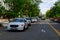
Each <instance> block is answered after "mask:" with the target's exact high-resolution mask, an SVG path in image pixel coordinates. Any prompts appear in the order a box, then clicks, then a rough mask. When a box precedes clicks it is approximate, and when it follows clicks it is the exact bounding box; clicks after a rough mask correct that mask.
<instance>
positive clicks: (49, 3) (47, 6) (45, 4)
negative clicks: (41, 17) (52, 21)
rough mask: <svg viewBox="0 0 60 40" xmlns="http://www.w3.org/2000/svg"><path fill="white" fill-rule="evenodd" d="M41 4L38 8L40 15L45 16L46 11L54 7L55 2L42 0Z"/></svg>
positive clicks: (53, 0) (54, 0)
mask: <svg viewBox="0 0 60 40" xmlns="http://www.w3.org/2000/svg"><path fill="white" fill-rule="evenodd" d="M42 1H43V3H40V5H39V7H40V9H41V12H42V14H45V13H46V11H47V10H49V9H50V8H51V7H53V6H54V3H55V2H56V1H57V0H42Z"/></svg>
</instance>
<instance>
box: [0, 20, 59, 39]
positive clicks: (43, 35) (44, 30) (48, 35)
mask: <svg viewBox="0 0 60 40" xmlns="http://www.w3.org/2000/svg"><path fill="white" fill-rule="evenodd" d="M0 40H60V37H59V36H58V35H57V34H56V32H55V31H54V30H53V29H52V28H51V27H50V25H49V24H48V22H47V21H45V20H41V21H40V22H38V23H32V25H31V26H30V27H29V28H28V29H27V30H25V31H24V32H7V31H6V29H5V28H2V29H0Z"/></svg>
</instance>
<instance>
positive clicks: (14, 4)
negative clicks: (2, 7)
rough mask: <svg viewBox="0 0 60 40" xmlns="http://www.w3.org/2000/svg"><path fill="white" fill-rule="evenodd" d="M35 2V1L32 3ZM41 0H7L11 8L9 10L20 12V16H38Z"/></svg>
mask: <svg viewBox="0 0 60 40" xmlns="http://www.w3.org/2000/svg"><path fill="white" fill-rule="evenodd" d="M32 2H33V3H32ZM40 2H41V0H5V3H7V4H8V5H9V7H10V8H11V9H10V10H9V11H12V12H15V13H16V14H19V15H18V16H20V17H22V16H23V15H26V16H29V17H30V16H38V14H39V12H40V10H39V8H38V4H39V3H40Z"/></svg>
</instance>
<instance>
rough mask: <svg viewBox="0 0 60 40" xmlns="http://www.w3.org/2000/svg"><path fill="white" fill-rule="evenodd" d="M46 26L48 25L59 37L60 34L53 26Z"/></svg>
mask: <svg viewBox="0 0 60 40" xmlns="http://www.w3.org/2000/svg"><path fill="white" fill-rule="evenodd" d="M48 24H49V25H50V27H51V28H52V29H53V30H54V31H55V32H56V34H57V35H58V36H60V32H59V31H58V30H57V29H56V28H54V26H53V25H51V24H50V23H49V22H48Z"/></svg>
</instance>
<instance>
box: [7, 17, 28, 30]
mask: <svg viewBox="0 0 60 40" xmlns="http://www.w3.org/2000/svg"><path fill="white" fill-rule="evenodd" d="M27 28H28V24H27V21H26V20H25V19H24V18H15V19H14V20H12V21H10V22H9V23H8V25H7V31H10V30H19V31H20V30H23V31H24V30H25V29H27Z"/></svg>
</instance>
